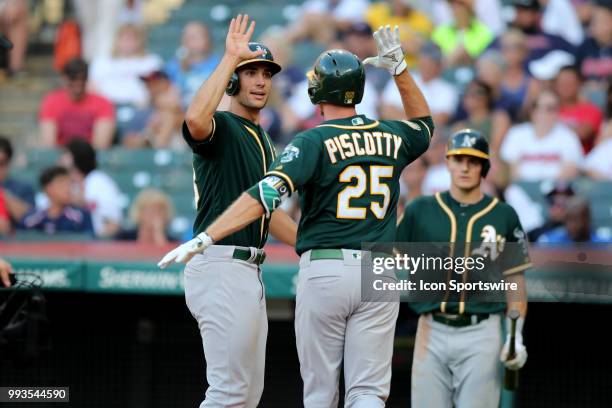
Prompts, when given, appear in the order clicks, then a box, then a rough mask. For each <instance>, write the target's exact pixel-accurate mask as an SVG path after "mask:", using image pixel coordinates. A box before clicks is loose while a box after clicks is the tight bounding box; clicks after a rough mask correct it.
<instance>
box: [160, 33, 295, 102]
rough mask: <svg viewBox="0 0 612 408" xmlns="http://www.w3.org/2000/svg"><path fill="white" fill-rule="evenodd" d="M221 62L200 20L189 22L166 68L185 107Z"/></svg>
mask: <svg viewBox="0 0 612 408" xmlns="http://www.w3.org/2000/svg"><path fill="white" fill-rule="evenodd" d="M274 57H275V58H276V54H274ZM220 61H221V58H220V57H219V55H218V54H216V53H214V52H213V51H212V43H211V40H210V32H209V31H208V27H206V26H205V25H204V24H202V23H200V22H198V21H191V22H189V23H187V24H186V25H185V27H184V28H183V34H182V36H181V45H180V47H179V48H178V50H177V51H176V56H175V57H174V58H173V59H172V60H170V61H169V62H168V63H167V64H166V67H165V71H166V73H167V74H168V76H169V78H170V80H171V81H172V83H173V84H174V85H175V86H176V87H178V89H179V91H180V93H181V103H182V106H183V108H185V107H187V106H189V104H190V103H191V99H193V96H194V95H195V93H196V92H197V90H198V89H200V86H202V84H203V83H204V81H206V79H207V78H208V77H209V76H210V74H211V73H212V72H213V71H214V69H215V67H216V66H217V65H218V64H219V62H220ZM283 71H284V65H283Z"/></svg>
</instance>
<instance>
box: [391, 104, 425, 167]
mask: <svg viewBox="0 0 612 408" xmlns="http://www.w3.org/2000/svg"><path fill="white" fill-rule="evenodd" d="M386 123H387V124H389V125H390V126H391V127H392V128H393V129H394V130H395V131H396V132H397V135H398V136H400V137H401V138H402V140H403V143H402V149H401V153H402V158H403V159H404V160H405V163H404V166H406V165H408V164H410V163H412V162H413V161H415V160H416V159H417V158H419V157H420V156H421V155H422V154H423V153H425V151H426V150H427V148H428V147H429V143H430V142H431V137H432V136H433V132H434V123H433V119H432V118H431V116H425V117H421V118H413V119H410V120H393V121H386Z"/></svg>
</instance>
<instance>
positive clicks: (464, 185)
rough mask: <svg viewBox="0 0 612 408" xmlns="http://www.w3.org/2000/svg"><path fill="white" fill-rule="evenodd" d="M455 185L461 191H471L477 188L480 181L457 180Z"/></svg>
mask: <svg viewBox="0 0 612 408" xmlns="http://www.w3.org/2000/svg"><path fill="white" fill-rule="evenodd" d="M455 184H456V185H457V187H459V188H460V189H462V190H473V189H475V188H477V187H478V186H479V184H480V179H471V178H469V179H468V178H459V179H458V180H456V181H455Z"/></svg>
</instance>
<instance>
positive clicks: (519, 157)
mask: <svg viewBox="0 0 612 408" xmlns="http://www.w3.org/2000/svg"><path fill="white" fill-rule="evenodd" d="M500 156H501V159H502V160H503V161H504V162H506V163H507V164H508V165H509V166H510V170H511V172H510V174H511V179H512V180H514V181H541V180H556V179H563V180H571V179H573V178H574V177H576V176H577V174H578V168H579V166H581V165H582V161H583V158H584V155H583V152H582V145H581V144H580V139H579V138H578V136H577V135H576V133H574V131H573V130H571V129H570V128H569V127H567V126H566V125H564V124H563V123H560V122H559V99H558V97H557V95H556V94H555V93H554V92H551V91H548V90H546V91H543V92H541V93H540V94H539V95H538V97H537V99H536V100H535V103H534V106H533V109H532V112H531V121H530V122H527V123H523V124H520V125H516V126H513V127H512V128H510V130H509V131H508V134H507V135H506V136H505V138H504V140H503V142H502V145H501V149H500Z"/></svg>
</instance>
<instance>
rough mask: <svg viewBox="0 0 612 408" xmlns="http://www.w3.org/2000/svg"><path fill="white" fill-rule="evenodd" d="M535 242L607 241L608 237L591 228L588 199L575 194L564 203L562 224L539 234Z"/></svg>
mask: <svg viewBox="0 0 612 408" xmlns="http://www.w3.org/2000/svg"><path fill="white" fill-rule="evenodd" d="M537 242H538V243H540V244H574V243H609V242H610V239H609V238H608V237H605V236H603V235H601V234H599V233H598V232H597V231H594V230H593V228H592V226H591V207H590V205H589V202H588V200H587V199H585V198H584V197H578V196H575V197H572V198H571V199H569V200H568V201H567V203H566V205H565V218H564V222H563V226H561V227H558V228H555V229H553V230H552V231H548V232H546V233H544V234H542V235H540V237H539V238H538V240H537Z"/></svg>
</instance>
